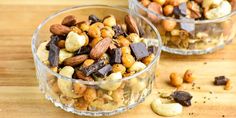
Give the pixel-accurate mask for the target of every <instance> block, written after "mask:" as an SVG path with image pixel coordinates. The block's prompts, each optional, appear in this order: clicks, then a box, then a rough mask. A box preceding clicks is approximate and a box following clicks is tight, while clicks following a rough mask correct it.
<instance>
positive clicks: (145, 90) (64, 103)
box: [32, 5, 162, 116]
mask: <svg viewBox="0 0 236 118" xmlns="http://www.w3.org/2000/svg"><path fill="white" fill-rule="evenodd" d="M91 14H94V15H96V16H98V17H100V18H103V17H105V16H107V15H110V14H113V15H115V17H116V19H117V22H118V23H124V16H125V15H127V14H129V11H128V10H127V9H124V8H118V7H111V6H101V5H99V6H98V5H95V6H75V7H72V8H67V9H64V10H62V11H59V12H56V13H55V14H53V15H51V16H49V17H48V18H47V19H45V20H44V21H43V22H42V23H41V24H40V25H39V26H38V28H37V29H36V31H35V32H34V34H33V39H32V53H33V57H34V62H35V67H36V75H37V79H38V81H39V87H40V90H41V91H42V92H43V93H44V94H45V96H46V99H48V100H50V101H51V102H52V103H53V104H54V105H55V106H57V107H60V108H61V109H63V110H65V111H67V112H72V113H75V114H78V115H84V116H107V115H114V114H117V113H121V112H124V111H126V110H128V109H131V108H133V107H135V106H136V105H138V104H139V103H141V102H143V101H144V99H145V98H146V97H147V96H148V95H149V94H150V93H151V90H152V84H153V80H154V79H155V70H156V66H157V64H158V62H159V58H160V53H161V45H162V42H161V38H160V35H159V32H158V31H157V30H156V28H155V26H153V25H152V24H151V22H149V21H148V20H147V19H145V18H144V17H142V16H141V15H138V14H132V16H133V17H134V19H135V20H136V22H137V24H138V25H139V26H140V27H141V28H142V29H144V34H145V35H144V36H143V37H144V38H145V39H148V40H147V42H146V43H147V45H156V46H158V49H157V50H156V51H155V52H154V53H155V59H154V60H153V61H152V62H151V63H150V64H149V65H148V66H147V67H146V68H145V69H144V70H142V71H140V72H138V73H135V74H134V75H132V76H129V77H126V78H122V79H121V80H119V81H102V82H90V81H83V80H78V79H72V78H67V77H65V76H62V75H59V74H58V73H55V72H54V71H52V70H51V69H50V68H49V67H47V66H46V65H44V64H43V63H42V62H41V61H40V60H39V58H38V56H37V55H36V51H37V48H38V46H39V44H40V43H42V42H45V41H47V40H49V39H50V35H51V34H50V32H49V27H50V25H52V24H54V23H60V21H61V20H62V19H63V18H64V17H65V16H67V15H75V16H77V17H78V18H79V19H80V20H81V21H82V20H87V18H88V16H89V15H91ZM59 80H60V81H63V82H65V83H67V85H68V86H69V87H68V88H67V89H68V90H69V91H70V92H73V89H74V88H73V86H74V85H75V84H77V85H81V86H82V85H83V86H86V87H87V89H88V88H93V89H95V90H96V95H97V98H96V99H95V100H94V101H92V102H90V103H88V102H85V101H84V99H83V96H79V97H78V96H75V97H71V96H66V95H64V94H62V93H61V92H60V89H59V87H58V83H57V82H58V81H59ZM103 85H106V86H110V87H113V86H119V88H118V89H115V90H112V91H108V90H104V89H102V88H100V86H103Z"/></svg>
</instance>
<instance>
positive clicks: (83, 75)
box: [75, 70, 94, 81]
mask: <svg viewBox="0 0 236 118" xmlns="http://www.w3.org/2000/svg"><path fill="white" fill-rule="evenodd" d="M75 74H76V76H77V78H79V79H82V80H85V81H94V80H93V78H92V77H91V76H86V75H85V74H84V73H83V72H82V71H80V70H76V72H75Z"/></svg>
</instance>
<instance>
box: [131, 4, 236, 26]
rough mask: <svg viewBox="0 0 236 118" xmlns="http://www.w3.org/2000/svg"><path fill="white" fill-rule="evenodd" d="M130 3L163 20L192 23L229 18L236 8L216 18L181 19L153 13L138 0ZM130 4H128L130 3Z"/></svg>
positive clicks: (235, 11) (220, 20) (215, 21)
mask: <svg viewBox="0 0 236 118" xmlns="http://www.w3.org/2000/svg"><path fill="white" fill-rule="evenodd" d="M129 1H130V3H131V4H132V3H134V5H136V6H138V7H139V8H141V9H143V10H145V11H146V12H148V13H152V14H154V15H155V16H157V17H159V18H161V19H164V20H173V21H176V22H180V23H181V22H184V23H194V24H206V23H217V22H222V21H225V20H226V19H229V18H230V17H231V16H233V15H236V10H233V11H232V12H231V13H230V14H227V15H225V16H223V17H220V18H216V19H211V20H210V19H209V20H194V19H189V20H186V19H185V20H181V19H176V18H171V17H166V16H164V15H160V14H157V13H155V12H154V11H152V10H149V9H147V8H146V7H144V6H143V5H142V4H140V3H139V2H138V0H129ZM131 4H130V5H131Z"/></svg>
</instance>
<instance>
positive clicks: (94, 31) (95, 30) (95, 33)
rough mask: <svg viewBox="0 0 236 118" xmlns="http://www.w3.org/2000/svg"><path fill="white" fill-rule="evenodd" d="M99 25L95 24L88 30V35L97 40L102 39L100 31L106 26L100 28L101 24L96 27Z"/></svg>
mask: <svg viewBox="0 0 236 118" xmlns="http://www.w3.org/2000/svg"><path fill="white" fill-rule="evenodd" d="M96 24H97V23H95V24H93V25H91V26H90V28H89V30H88V35H89V36H90V37H92V38H97V37H101V31H100V29H101V28H100V27H104V26H100V24H98V25H96Z"/></svg>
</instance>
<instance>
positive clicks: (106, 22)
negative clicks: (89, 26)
mask: <svg viewBox="0 0 236 118" xmlns="http://www.w3.org/2000/svg"><path fill="white" fill-rule="evenodd" d="M103 24H104V25H105V26H109V27H112V26H116V18H115V17H114V16H113V15H110V16H107V17H106V18H105V19H104V20H103Z"/></svg>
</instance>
